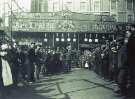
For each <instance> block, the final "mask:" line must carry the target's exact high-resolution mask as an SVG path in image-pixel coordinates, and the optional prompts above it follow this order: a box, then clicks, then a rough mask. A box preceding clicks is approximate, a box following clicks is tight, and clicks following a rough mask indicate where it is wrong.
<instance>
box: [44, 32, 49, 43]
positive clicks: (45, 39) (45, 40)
mask: <svg viewBox="0 0 135 99" xmlns="http://www.w3.org/2000/svg"><path fill="white" fill-rule="evenodd" d="M47 41H48V39H47V37H46V34H45V38H44V42H47Z"/></svg>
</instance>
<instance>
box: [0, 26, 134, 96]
mask: <svg viewBox="0 0 135 99" xmlns="http://www.w3.org/2000/svg"><path fill="white" fill-rule="evenodd" d="M134 33H135V26H132V28H131V29H130V30H128V31H126V33H123V36H122V37H121V38H119V39H116V40H114V39H112V40H105V43H104V44H101V45H100V46H98V47H97V48H94V49H93V50H91V52H90V53H87V51H86V52H85V55H84V56H87V58H86V59H80V58H79V56H78V57H76V58H77V60H78V63H79V64H78V63H77V64H76V65H80V67H81V68H83V67H85V68H89V69H91V70H93V71H95V72H96V73H97V74H98V75H100V76H101V77H103V79H104V80H107V81H113V82H115V83H117V84H118V86H119V90H117V91H116V93H119V94H120V95H127V96H134V92H135V61H134V59H135V52H134V51H135V34H134ZM0 46H1V47H0V92H2V93H3V92H5V90H6V88H8V87H12V88H16V87H18V86H19V82H27V83H30V84H31V83H33V82H35V81H38V80H39V79H40V75H41V74H42V75H43V76H46V75H47V76H48V75H52V74H57V73H63V72H65V71H66V72H69V71H70V70H71V64H72V63H71V62H72V55H71V54H72V47H71V44H69V45H68V46H67V48H65V49H66V52H62V51H48V52H46V51H44V50H43V49H42V46H40V45H36V44H35V43H31V45H30V46H18V45H17V44H16V43H7V42H2V43H1V44H0ZM65 57H66V61H65ZM79 59H80V60H79Z"/></svg>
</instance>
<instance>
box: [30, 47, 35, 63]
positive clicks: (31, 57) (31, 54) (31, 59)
mask: <svg viewBox="0 0 135 99" xmlns="http://www.w3.org/2000/svg"><path fill="white" fill-rule="evenodd" d="M28 58H29V60H30V62H35V61H36V54H35V49H34V48H31V49H29V51H28Z"/></svg>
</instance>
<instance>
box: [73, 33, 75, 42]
mask: <svg viewBox="0 0 135 99" xmlns="http://www.w3.org/2000/svg"><path fill="white" fill-rule="evenodd" d="M73 42H76V35H75V34H74V38H73Z"/></svg>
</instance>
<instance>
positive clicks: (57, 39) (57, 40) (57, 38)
mask: <svg viewBox="0 0 135 99" xmlns="http://www.w3.org/2000/svg"><path fill="white" fill-rule="evenodd" d="M59 41H60V39H59V37H58V33H57V34H56V42H59Z"/></svg>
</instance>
